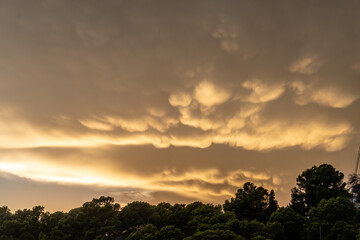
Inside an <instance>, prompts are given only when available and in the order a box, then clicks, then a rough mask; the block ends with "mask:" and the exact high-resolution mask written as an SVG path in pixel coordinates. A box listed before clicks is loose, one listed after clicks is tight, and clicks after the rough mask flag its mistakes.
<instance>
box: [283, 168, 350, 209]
mask: <svg viewBox="0 0 360 240" xmlns="http://www.w3.org/2000/svg"><path fill="white" fill-rule="evenodd" d="M343 178H344V174H343V173H341V172H339V171H337V170H336V169H335V168H334V167H333V166H331V165H330V164H322V165H320V166H318V167H317V166H313V167H312V168H310V169H307V170H305V171H303V172H302V173H301V175H299V176H298V177H297V179H296V185H297V187H295V188H293V189H292V192H291V204H290V205H291V207H292V208H293V209H294V210H295V211H296V212H298V213H300V214H302V215H304V214H305V213H306V212H307V211H308V210H309V209H310V208H311V207H316V206H317V204H318V203H319V202H320V201H321V200H322V199H330V198H334V197H338V196H349V194H348V192H347V191H346V189H345V185H346V183H344V182H343Z"/></svg>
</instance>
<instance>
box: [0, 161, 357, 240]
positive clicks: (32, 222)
mask: <svg viewBox="0 0 360 240" xmlns="http://www.w3.org/2000/svg"><path fill="white" fill-rule="evenodd" d="M343 179H344V175H343V174H342V173H341V172H339V171H337V170H336V169H334V168H333V167H332V166H331V165H329V164H323V165H320V166H314V167H312V168H311V169H307V170H305V171H304V172H302V173H301V174H300V175H299V176H298V178H297V184H296V187H294V188H293V189H292V193H291V202H290V204H289V205H288V206H287V207H281V208H279V206H278V203H277V201H276V199H275V194H274V191H273V190H271V191H268V190H267V189H265V188H263V187H257V186H255V185H254V184H253V183H250V182H248V183H245V184H244V185H243V187H242V188H240V189H238V191H237V192H236V193H235V196H234V197H233V198H231V199H230V200H226V201H225V203H224V204H223V205H213V204H204V203H202V202H193V203H191V204H187V205H185V204H174V205H171V204H169V203H159V204H158V205H156V206H154V205H150V204H148V203H146V202H138V201H137V202H132V203H129V204H128V205H126V206H125V207H123V208H120V205H119V204H117V203H115V202H114V199H113V198H111V197H100V198H98V199H93V200H92V201H90V202H86V203H84V204H83V205H82V206H81V207H79V208H75V209H72V210H70V211H69V212H67V213H64V212H54V213H49V212H45V211H44V207H41V206H36V207H34V208H32V209H24V210H18V211H16V212H15V213H11V212H10V210H9V209H8V208H7V207H5V206H4V207H1V208H0V239H2V240H4V239H9V240H10V239H22V240H27V239H29V240H32V239H39V240H48V239H51V240H78V239H79V240H80V239H89V240H90V239H117V240H122V239H124V240H125V239H126V240H145V239H146V240H155V239H160V240H180V239H186V240H200V239H207V240H208V239H209V240H218V239H221V240H245V239H249V240H266V239H272V240H312V239H314V240H315V239H316V240H318V239H324V240H355V239H360V234H359V227H360V225H359V220H360V219H359V218H360V210H359V209H357V208H356V207H355V205H356V203H357V202H360V201H359V200H360V199H359V198H360V194H359V192H360V184H359V181H358V180H359V177H358V176H357V175H353V176H351V177H350V179H349V183H348V184H346V183H345V182H344V181H343Z"/></svg>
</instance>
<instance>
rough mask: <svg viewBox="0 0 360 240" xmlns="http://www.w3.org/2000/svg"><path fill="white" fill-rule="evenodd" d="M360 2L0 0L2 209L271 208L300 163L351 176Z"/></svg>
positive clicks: (359, 92)
mask: <svg viewBox="0 0 360 240" xmlns="http://www.w3.org/2000/svg"><path fill="white" fill-rule="evenodd" d="M358 9H360V2H358V1H327V0H326V1H325V0H324V1H257V0H254V1H228V0H225V1H212V0H206V1H205V0H204V1H202V0H184V1H176V0H151V1H139V0H131V1H130V0H128V1H122V0H117V1H114V0H108V1H98V0H86V1H85V0H78V1H71V0H65V1H60V0H36V1H35V0H26V1H25V0H11V1H1V2H0V53H1V54H0V205H6V206H8V207H9V208H10V209H11V210H13V211H14V210H17V209H23V208H31V207H33V206H35V205H42V206H45V209H46V210H48V211H57V210H62V211H68V210H69V209H71V208H75V207H78V206H80V205H81V204H82V203H83V202H85V201H89V200H91V199H92V198H96V197H99V196H101V195H104V196H112V197H114V198H115V200H116V201H117V202H119V203H121V205H122V206H125V204H126V203H129V202H132V201H146V202H149V203H152V204H156V203H159V202H163V201H165V202H170V203H190V202H192V201H195V200H200V201H203V202H209V203H214V204H219V203H223V202H224V200H225V199H229V198H231V197H232V196H234V193H235V192H236V190H237V189H238V188H241V187H242V185H243V184H244V183H245V182H247V181H250V182H253V183H254V184H255V185H256V186H263V187H265V188H267V189H269V190H270V189H274V190H275V193H276V198H277V200H278V201H279V203H280V205H281V206H286V205H287V204H288V203H289V200H290V190H291V188H292V187H294V186H295V184H296V177H297V176H298V175H299V174H300V173H301V172H302V171H303V170H305V169H307V168H310V167H312V166H314V165H320V164H322V163H329V164H332V165H333V166H334V167H335V168H336V169H338V170H340V171H342V172H343V173H344V174H345V179H344V180H345V181H346V180H347V177H348V175H349V174H351V173H353V172H354V167H355V161H356V156H357V150H358V146H359V144H360V134H359V133H360V44H359V42H360V15H359V14H358Z"/></svg>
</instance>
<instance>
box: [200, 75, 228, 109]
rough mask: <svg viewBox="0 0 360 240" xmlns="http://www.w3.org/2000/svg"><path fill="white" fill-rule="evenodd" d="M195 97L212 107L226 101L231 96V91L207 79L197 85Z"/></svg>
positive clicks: (201, 102)
mask: <svg viewBox="0 0 360 240" xmlns="http://www.w3.org/2000/svg"><path fill="white" fill-rule="evenodd" d="M194 98H195V99H196V100H197V101H198V102H199V103H200V104H202V105H204V106H206V107H212V106H215V105H219V104H222V103H224V102H226V101H227V100H228V99H229V98H230V93H229V92H228V91H226V90H225V89H223V88H221V87H220V86H216V85H214V84H213V83H212V82H210V81H209V80H207V79H205V80H203V81H201V82H200V83H199V84H198V85H197V86H196V87H195V90H194Z"/></svg>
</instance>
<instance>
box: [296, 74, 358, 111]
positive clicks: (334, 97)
mask: <svg viewBox="0 0 360 240" xmlns="http://www.w3.org/2000/svg"><path fill="white" fill-rule="evenodd" d="M290 86H291V88H292V89H293V90H294V91H295V94H296V96H295V102H296V104H299V105H305V104H308V103H310V102H315V103H317V104H320V105H324V106H329V107H333V108H345V107H348V106H349V105H350V104H352V103H353V102H354V101H355V100H356V99H358V98H359V96H356V95H354V94H351V93H346V92H344V91H342V90H341V89H339V88H337V87H335V86H324V87H317V86H313V85H312V84H308V85H307V84H304V83H303V82H302V81H294V82H292V83H291V84H290Z"/></svg>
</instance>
